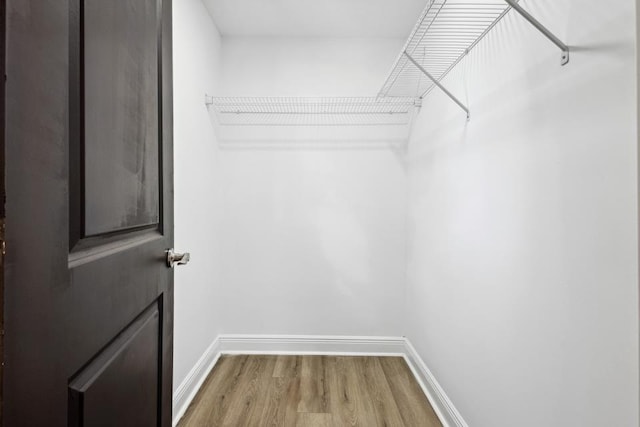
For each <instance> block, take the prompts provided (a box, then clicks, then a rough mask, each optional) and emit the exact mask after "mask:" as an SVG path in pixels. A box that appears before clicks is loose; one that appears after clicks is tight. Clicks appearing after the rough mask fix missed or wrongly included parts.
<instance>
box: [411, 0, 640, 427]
mask: <svg viewBox="0 0 640 427" xmlns="http://www.w3.org/2000/svg"><path fill="white" fill-rule="evenodd" d="M520 4H521V5H522V6H523V7H525V8H526V9H528V10H530V11H531V12H532V13H533V14H534V15H535V16H537V17H539V19H540V20H541V21H542V22H544V23H546V24H547V25H548V26H549V28H551V29H552V30H553V31H555V32H556V33H557V34H558V35H559V36H560V37H561V38H562V39H564V40H566V41H567V42H568V43H569V44H570V45H571V46H572V47H573V49H572V53H571V62H570V64H569V65H567V66H566V67H561V66H560V52H559V50H558V49H556V48H555V47H554V46H553V45H552V44H550V43H549V42H548V41H547V40H546V39H544V38H543V37H542V36H541V35H540V34H539V33H537V32H535V31H534V30H533V29H532V27H531V26H530V25H529V24H527V23H526V22H525V21H524V20H523V19H522V18H520V17H519V16H517V15H516V14H514V13H513V12H511V13H510V14H509V15H508V16H507V17H506V18H505V19H504V20H503V21H502V22H501V23H500V24H499V25H498V26H497V27H496V28H495V29H494V30H493V31H492V32H491V33H490V34H489V35H488V36H487V38H486V39H484V40H483V41H482V42H481V43H480V44H479V45H478V46H477V47H476V48H475V49H474V50H473V51H472V53H471V54H470V55H469V56H468V57H467V58H466V59H465V60H464V61H463V63H461V64H460V66H459V67H458V68H457V69H456V70H455V72H454V73H452V74H451V75H450V76H449V77H448V78H446V80H445V82H444V83H445V85H446V86H447V87H448V88H450V90H451V91H452V92H453V93H455V94H457V95H459V96H460V97H461V98H462V99H463V100H464V101H465V102H466V103H468V104H469V106H470V108H471V121H470V122H469V123H466V121H465V116H464V113H462V112H461V111H459V109H458V107H457V106H456V105H455V104H453V103H452V102H451V101H450V100H449V99H447V98H446V97H444V96H443V95H442V94H441V93H437V92H434V93H432V94H431V95H430V96H429V97H428V98H427V99H426V100H425V103H424V107H423V110H422V112H421V114H420V117H419V119H418V122H417V124H416V127H415V132H414V135H413V137H412V140H411V143H410V147H409V189H410V190H409V193H410V196H409V199H410V209H409V244H408V259H409V264H408V266H409V267H408V288H407V298H406V307H407V310H406V313H407V315H406V318H405V322H406V323H405V324H406V334H407V337H408V338H409V339H410V340H411V342H412V343H413V345H414V346H415V347H416V348H417V350H418V352H419V353H420V355H421V357H422V358H423V359H424V361H425V362H426V363H427V365H428V366H429V368H430V369H431V371H432V372H433V374H434V375H435V377H436V378H437V380H438V381H439V382H440V384H441V385H442V387H443V388H444V390H445V391H446V392H447V394H448V395H449V397H450V398H451V400H452V401H453V402H454V404H455V405H456V407H457V408H458V410H459V411H460V412H461V414H462V416H463V417H464V418H465V420H466V422H467V423H468V424H469V425H471V426H474V427H501V426H504V427H510V426H519V427H527V426H532V427H533V426H581V427H588V426H592V427H596V426H598V427H599V426H605V425H607V426H629V427H631V426H637V425H638V250H637V245H638V243H637V241H638V237H637V236H638V229H637V223H638V207H637V206H638V202H637V194H638V185H637V168H638V161H637V159H638V156H637V148H636V146H637V129H636V120H637V115H636V113H637V106H636V101H637V100H636V78H637V77H636V61H635V55H636V52H635V11H634V2H633V1H630V0H612V1H608V2H601V1H598V0H565V1H562V2H557V1H553V0H539V1H530V0H522V1H521V2H520Z"/></svg>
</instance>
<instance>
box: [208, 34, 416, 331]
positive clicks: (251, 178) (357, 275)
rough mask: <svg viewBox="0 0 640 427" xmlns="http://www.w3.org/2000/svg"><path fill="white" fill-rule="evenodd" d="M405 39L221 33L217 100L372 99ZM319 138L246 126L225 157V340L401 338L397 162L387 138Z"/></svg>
mask: <svg viewBox="0 0 640 427" xmlns="http://www.w3.org/2000/svg"><path fill="white" fill-rule="evenodd" d="M401 44H402V41H401V40H398V39H390V40H386V39H373V40H368V41H367V40H363V39H345V40H335V39H332V40H322V39H283V38H256V39H251V38H224V41H223V48H222V64H223V71H222V75H223V77H222V84H221V86H220V91H219V92H218V93H217V95H220V96H375V94H376V91H377V89H378V88H379V86H380V85H381V84H382V82H383V80H384V78H385V74H386V72H387V71H388V70H389V68H390V67H391V65H392V63H393V60H394V59H395V56H396V55H397V54H398V52H399V49H400V46H401ZM218 131H219V132H223V131H224V129H218ZM325 131H327V129H324V130H317V129H309V128H306V129H305V128H304V127H295V128H285V129H279V132H276V133H274V132H273V131H272V129H265V128H249V129H244V130H243V138H245V142H247V141H249V142H253V144H234V143H232V144H227V145H226V146H224V147H223V149H222V150H221V151H220V162H219V166H218V167H219V168H220V170H219V173H220V179H221V180H222V182H224V186H223V190H222V192H221V193H220V201H219V202H220V204H221V206H223V207H224V209H223V212H221V215H220V222H219V230H218V234H217V235H216V239H217V240H219V241H220V242H221V244H222V246H223V247H224V251H223V253H221V254H220V256H221V259H220V262H219V268H220V270H219V274H220V278H221V283H223V286H222V287H221V288H220V291H219V293H218V294H217V298H218V299H219V300H220V301H223V302H224V303H223V304H222V306H221V307H220V316H221V322H222V330H223V332H224V333H228V334H294V335H295V334H304V335H309V334H316V335H367V336H371V335H375V336H382V335H392V336H398V335H400V332H401V328H400V319H401V312H402V304H403V292H404V287H403V283H404V277H405V265H406V258H405V236H406V234H405V219H406V215H405V209H406V188H407V187H406V173H405V164H404V162H403V158H402V156H401V155H399V154H398V152H397V150H394V149H390V148H389V147H387V140H386V139H385V137H384V136H381V135H382V134H379V135H378V136H377V138H378V139H377V140H375V141H372V140H371V139H370V138H371V135H370V134H369V133H367V132H365V130H364V128H361V129H353V128H350V129H348V130H345V129H336V128H331V129H330V130H329V131H327V132H328V133H327V132H325ZM342 132H346V134H348V135H349V138H348V140H346V139H342V140H340V141H333V144H330V145H329V144H327V143H326V142H327V141H326V140H324V139H322V138H320V139H317V137H318V135H319V134H328V135H333V136H334V137H335V136H336V135H337V134H340V133H342ZM365 133H367V135H366V136H365ZM267 134H268V135H269V136H268V139H269V140H265V135H267ZM346 134H345V135H346ZM303 135H304V136H303ZM345 138H346V137H345Z"/></svg>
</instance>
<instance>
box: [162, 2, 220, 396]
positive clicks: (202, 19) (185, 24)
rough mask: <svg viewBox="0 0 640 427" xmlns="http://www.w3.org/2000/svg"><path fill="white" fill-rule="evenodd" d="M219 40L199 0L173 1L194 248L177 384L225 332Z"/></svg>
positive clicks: (178, 169) (185, 286) (178, 232)
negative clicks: (215, 122)
mask: <svg viewBox="0 0 640 427" xmlns="http://www.w3.org/2000/svg"><path fill="white" fill-rule="evenodd" d="M220 44H221V38H220V36H219V34H218V31H217V29H216V27H215V25H214V24H213V21H212V20H211V17H210V16H209V13H208V11H207V9H206V8H205V7H204V5H203V4H202V2H201V1H200V0H179V1H174V2H173V57H174V65H173V75H174V87H173V97H174V164H175V170H174V173H175V176H174V182H175V201H174V203H175V248H176V251H178V252H183V251H188V252H190V253H191V262H190V263H189V265H188V266H185V267H177V268H176V269H175V287H174V289H175V322H174V356H173V357H174V376H173V385H174V390H175V389H176V388H177V387H178V386H180V384H182V383H183V381H184V379H185V378H186V377H187V375H188V373H189V372H190V370H191V369H192V368H193V367H194V365H195V364H196V362H197V361H198V360H199V359H200V357H201V356H202V355H203V353H204V352H205V350H206V349H207V348H208V347H209V345H210V344H211V343H212V342H213V340H214V339H215V338H216V337H217V335H218V334H219V333H220V317H219V314H220V313H219V309H218V307H219V306H220V298H219V292H218V289H219V286H220V281H219V280H218V273H217V272H218V268H217V267H218V266H219V260H220V257H219V252H220V248H221V246H220V245H219V244H218V240H217V239H216V238H215V236H216V231H215V224H216V221H215V219H216V215H217V213H218V212H219V211H220V209H221V206H220V203H219V197H218V196H217V191H218V188H219V180H218V178H217V175H216V171H217V170H218V169H217V166H216V165H217V163H218V161H219V156H218V154H217V145H216V136H215V134H214V132H213V128H212V126H211V122H210V120H209V114H208V111H207V108H206V106H205V103H204V95H205V93H213V92H214V91H215V90H216V87H217V85H218V84H219V75H220V71H219V69H220Z"/></svg>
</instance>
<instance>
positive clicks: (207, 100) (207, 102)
mask: <svg viewBox="0 0 640 427" xmlns="http://www.w3.org/2000/svg"><path fill="white" fill-rule="evenodd" d="M204 105H206V106H207V107H208V106H209V105H213V96H211V95H207V94H206V93H205V94H204Z"/></svg>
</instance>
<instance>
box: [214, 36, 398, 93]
mask: <svg viewBox="0 0 640 427" xmlns="http://www.w3.org/2000/svg"><path fill="white" fill-rule="evenodd" d="M403 43H404V40H403V39H398V38H304V37H299V38H296V37H225V38H224V43H223V46H222V63H223V69H222V84H221V85H220V90H219V92H218V93H217V95H218V96H307V97H322V96H329V97H332V96H335V97H353V96H356V97H358V96H376V95H377V94H378V90H379V89H380V88H381V87H382V84H383V83H384V80H385V78H386V77H387V73H388V72H389V71H390V70H391V66H392V65H393V62H394V60H395V59H396V57H397V56H398V54H399V53H400V50H401V48H402V45H403Z"/></svg>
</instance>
